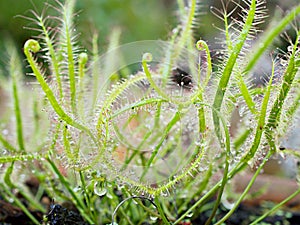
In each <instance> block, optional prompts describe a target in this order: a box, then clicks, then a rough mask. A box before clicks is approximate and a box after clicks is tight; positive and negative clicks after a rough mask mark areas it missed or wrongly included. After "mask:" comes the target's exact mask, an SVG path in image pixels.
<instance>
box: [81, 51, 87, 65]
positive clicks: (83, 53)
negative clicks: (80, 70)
mask: <svg viewBox="0 0 300 225" xmlns="http://www.w3.org/2000/svg"><path fill="white" fill-rule="evenodd" d="M87 61H88V55H87V54H86V53H85V52H82V53H80V54H79V63H80V64H86V63H87Z"/></svg>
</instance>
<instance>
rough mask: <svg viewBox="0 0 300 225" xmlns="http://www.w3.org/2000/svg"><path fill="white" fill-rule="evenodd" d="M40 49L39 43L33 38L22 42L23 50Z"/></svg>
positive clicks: (36, 50)
mask: <svg viewBox="0 0 300 225" xmlns="http://www.w3.org/2000/svg"><path fill="white" fill-rule="evenodd" d="M40 49H41V46H40V44H39V43H38V42H37V41H36V40H33V39H29V40H27V41H26V42H25V44H24V51H25V52H26V51H32V52H38V51H39V50H40Z"/></svg>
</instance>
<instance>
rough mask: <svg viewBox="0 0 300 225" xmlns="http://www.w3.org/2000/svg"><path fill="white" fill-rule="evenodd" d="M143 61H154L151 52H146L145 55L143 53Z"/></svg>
mask: <svg viewBox="0 0 300 225" xmlns="http://www.w3.org/2000/svg"><path fill="white" fill-rule="evenodd" d="M143 61H144V62H151V61H152V54H151V53H148V52H147V53H145V54H144V55H143Z"/></svg>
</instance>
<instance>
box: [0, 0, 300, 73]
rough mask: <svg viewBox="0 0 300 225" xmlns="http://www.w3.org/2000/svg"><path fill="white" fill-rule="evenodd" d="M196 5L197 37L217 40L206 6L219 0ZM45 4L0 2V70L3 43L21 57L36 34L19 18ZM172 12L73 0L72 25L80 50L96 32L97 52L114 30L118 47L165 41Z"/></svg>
mask: <svg viewBox="0 0 300 225" xmlns="http://www.w3.org/2000/svg"><path fill="white" fill-rule="evenodd" d="M188 1H189V0H185V2H188ZM224 1H225V2H226V0H224ZM200 2H201V5H202V6H203V7H202V10H201V12H202V14H203V15H202V17H201V20H200V26H199V29H198V31H199V35H197V36H199V37H200V36H201V37H202V38H204V39H211V38H212V37H214V36H217V32H218V31H217V29H215V28H213V27H212V25H211V24H215V25H216V26H219V27H222V24H221V21H220V20H219V19H216V17H214V16H213V15H212V13H211V12H210V10H209V6H210V5H214V6H215V7H218V8H220V7H221V6H220V2H221V0H202V1H200ZM241 2H242V1H241ZM45 3H50V4H53V5H57V4H56V3H55V1H54V0H49V1H41V0H13V2H11V1H8V0H0V68H1V67H3V66H4V65H5V64H6V60H7V59H6V57H5V55H6V53H5V47H4V46H5V43H6V41H7V40H10V41H12V42H13V43H14V44H15V45H16V47H17V49H18V51H19V53H20V54H22V46H23V44H24V42H25V41H26V40H27V39H28V38H30V37H32V36H34V35H36V34H37V33H36V32H34V31H32V30H27V29H24V27H30V26H31V22H30V21H28V20H26V19H24V18H22V17H19V16H29V17H32V14H31V13H30V10H31V9H34V11H37V12H39V13H40V12H42V9H43V8H44V7H45V6H44V5H45ZM297 3H299V0H284V1H281V0H269V1H268V10H269V13H270V15H271V17H272V15H273V14H274V12H275V9H276V6H277V5H279V7H280V8H281V9H282V10H283V11H284V10H285V9H288V8H291V7H292V6H294V5H296V4H297ZM176 9H177V4H176V0H77V3H76V11H77V12H79V16H76V17H75V22H76V24H77V29H78V31H79V33H80V38H79V40H80V41H82V43H81V44H82V45H83V46H85V47H90V45H91V40H92V34H93V33H95V32H97V33H98V34H99V41H100V46H101V47H102V49H100V50H104V49H105V46H106V44H107V38H108V36H109V35H110V33H111V31H112V29H113V28H115V27H118V28H119V29H120V30H121V43H127V42H132V41H137V40H155V39H163V40H166V39H168V37H169V36H170V32H171V30H172V29H173V28H174V27H175V26H176V24H177V22H178V21H177V17H176V12H177V11H176ZM48 11H52V13H53V10H51V8H48ZM279 11H280V10H279ZM50 13H51V12H50ZM210 42H214V40H211V41H210Z"/></svg>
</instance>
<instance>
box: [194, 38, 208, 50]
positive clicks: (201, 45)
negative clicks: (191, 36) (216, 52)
mask: <svg viewBox="0 0 300 225" xmlns="http://www.w3.org/2000/svg"><path fill="white" fill-rule="evenodd" d="M205 46H207V44H206V42H205V41H203V40H199V41H197V43H196V48H197V49H198V50H199V51H203V50H205Z"/></svg>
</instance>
